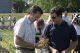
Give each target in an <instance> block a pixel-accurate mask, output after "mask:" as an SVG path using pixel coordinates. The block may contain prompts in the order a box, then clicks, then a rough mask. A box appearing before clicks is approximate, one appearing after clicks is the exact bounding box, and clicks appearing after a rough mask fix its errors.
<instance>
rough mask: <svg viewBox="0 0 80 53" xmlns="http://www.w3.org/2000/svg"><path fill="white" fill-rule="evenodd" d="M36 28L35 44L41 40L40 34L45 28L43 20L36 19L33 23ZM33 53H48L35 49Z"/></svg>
mask: <svg viewBox="0 0 80 53" xmlns="http://www.w3.org/2000/svg"><path fill="white" fill-rule="evenodd" d="M34 24H35V27H36V42H39V40H40V39H41V38H42V33H43V30H44V27H45V26H46V23H45V22H44V20H43V19H38V20H37V21H36V22H35V23H34ZM35 53H48V51H46V50H45V49H37V48H36V49H35Z"/></svg>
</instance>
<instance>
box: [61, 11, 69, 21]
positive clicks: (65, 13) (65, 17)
mask: <svg viewBox="0 0 80 53" xmlns="http://www.w3.org/2000/svg"><path fill="white" fill-rule="evenodd" d="M62 19H63V20H65V21H66V22H70V20H69V17H68V12H67V11H65V12H64V15H63V16H62Z"/></svg>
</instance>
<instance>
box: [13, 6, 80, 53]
mask: <svg viewBox="0 0 80 53" xmlns="http://www.w3.org/2000/svg"><path fill="white" fill-rule="evenodd" d="M42 14H43V10H42V9H41V7H39V6H36V5H35V6H32V8H31V9H30V12H29V14H28V15H26V16H25V17H23V18H21V19H20V20H18V21H17V22H16V24H15V26H14V44H15V47H16V53H46V52H45V51H41V50H40V49H42V48H43V47H44V46H43V44H42V46H39V44H40V43H39V40H40V38H45V37H46V36H47V35H48V37H47V38H49V42H50V43H49V47H48V48H49V50H48V51H47V52H49V53H69V52H70V51H71V50H73V49H75V48H76V46H77V45H78V36H77V32H76V29H75V27H74V25H73V24H72V22H71V21H70V20H69V19H68V16H67V14H68V13H67V11H65V12H64V15H63V16H62V9H61V8H60V7H57V6H55V7H53V8H52V9H51V10H50V16H49V20H48V22H47V23H46V22H45V21H44V20H43V19H41V18H40V17H41V16H42ZM35 21H36V22H35ZM70 40H72V44H70V43H71V42H70ZM43 50H45V49H43ZM74 51H75V50H74ZM78 51H79V50H78Z"/></svg>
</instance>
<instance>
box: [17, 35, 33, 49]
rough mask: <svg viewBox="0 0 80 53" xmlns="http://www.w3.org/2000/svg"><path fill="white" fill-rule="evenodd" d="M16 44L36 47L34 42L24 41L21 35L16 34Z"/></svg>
mask: <svg viewBox="0 0 80 53" xmlns="http://www.w3.org/2000/svg"><path fill="white" fill-rule="evenodd" d="M16 44H17V45H20V46H23V47H34V45H33V44H31V43H28V42H25V41H23V40H22V38H21V37H19V36H16Z"/></svg>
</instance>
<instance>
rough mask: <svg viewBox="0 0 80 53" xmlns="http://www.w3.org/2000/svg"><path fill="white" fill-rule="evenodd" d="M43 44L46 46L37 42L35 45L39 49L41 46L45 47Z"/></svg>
mask: <svg viewBox="0 0 80 53" xmlns="http://www.w3.org/2000/svg"><path fill="white" fill-rule="evenodd" d="M43 46H44V44H40V43H36V46H35V47H36V48H38V49H41V48H43Z"/></svg>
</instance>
